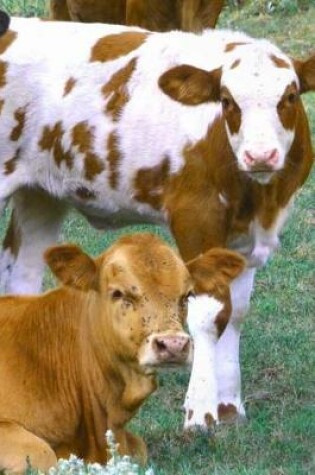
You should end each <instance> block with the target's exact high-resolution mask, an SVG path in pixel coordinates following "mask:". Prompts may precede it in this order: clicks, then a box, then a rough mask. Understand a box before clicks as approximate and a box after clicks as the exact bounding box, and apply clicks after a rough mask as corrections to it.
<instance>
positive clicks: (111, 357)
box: [82, 292, 156, 419]
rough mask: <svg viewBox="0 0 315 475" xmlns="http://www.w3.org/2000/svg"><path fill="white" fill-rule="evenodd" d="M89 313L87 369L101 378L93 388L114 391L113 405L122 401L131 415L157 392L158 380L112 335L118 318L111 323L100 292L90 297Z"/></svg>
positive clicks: (106, 404)
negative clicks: (114, 322) (112, 325)
mask: <svg viewBox="0 0 315 475" xmlns="http://www.w3.org/2000/svg"><path fill="white" fill-rule="evenodd" d="M87 309H88V310H87V311H88V314H89V316H88V319H87V322H88V325H87V327H86V335H84V334H82V340H84V343H83V344H84V346H85V347H86V350H85V351H84V353H85V358H84V366H85V365H86V364H88V367H89V368H90V367H92V366H93V368H94V373H95V374H98V376H97V377H95V376H94V379H93V381H90V384H91V386H94V387H95V391H98V392H99V393H102V392H103V391H104V392H107V388H110V393H111V398H113V404H116V405H117V401H120V403H121V404H122V406H123V408H124V410H126V411H127V413H128V414H129V411H134V410H136V409H137V408H138V407H139V406H140V404H141V403H142V402H143V400H144V399H145V398H146V397H147V396H148V395H149V394H151V393H152V392H153V391H154V390H155V388H156V380H155V376H154V375H152V374H149V375H148V374H146V373H145V371H144V370H143V369H142V368H141V367H140V365H139V363H138V360H137V358H136V357H133V356H132V355H130V354H128V352H127V350H126V351H125V352H124V347H123V345H122V344H121V342H120V341H119V337H118V338H117V337H116V336H115V335H114V333H113V331H110V329H111V321H112V320H113V319H114V316H112V318H111V319H109V311H108V310H107V311H106V308H105V306H104V301H102V297H101V296H100V295H99V294H97V293H96V292H93V293H91V295H90V296H89V300H88V305H87ZM84 373H85V371H84ZM105 400H106V401H105ZM104 405H105V406H108V400H107V398H105V399H104ZM106 410H108V407H107V409H106ZM125 417H127V416H124V417H122V419H125ZM128 417H131V416H128Z"/></svg>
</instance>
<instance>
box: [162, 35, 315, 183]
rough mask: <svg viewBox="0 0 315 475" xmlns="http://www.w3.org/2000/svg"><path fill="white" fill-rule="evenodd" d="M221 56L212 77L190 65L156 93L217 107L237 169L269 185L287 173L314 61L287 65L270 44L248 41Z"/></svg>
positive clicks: (167, 76)
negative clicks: (215, 103)
mask: <svg viewBox="0 0 315 475" xmlns="http://www.w3.org/2000/svg"><path fill="white" fill-rule="evenodd" d="M224 55H225V56H224V62H223V65H222V67H221V68H219V69H216V70H213V71H210V72H208V71H205V70H203V69H199V68H196V67H194V66H190V65H179V66H176V67H174V68H172V69H170V70H168V71H167V72H165V73H164V74H163V75H162V76H161V77H160V79H159V85H160V88H161V89H162V90H163V92H164V93H165V94H167V95H169V96H170V97H171V98H172V99H174V100H176V101H179V102H181V103H183V104H186V105H190V106H196V105H199V104H203V103H206V102H209V101H220V102H221V106H222V118H223V120H224V126H225V130H226V134H227V138H228V141H229V143H230V146H231V149H232V151H233V154H234V156H235V158H236V160H237V165H238V168H239V169H240V170H242V171H244V172H245V173H247V174H248V175H249V176H250V177H251V178H253V179H254V180H256V181H258V182H260V183H268V182H269V181H270V179H271V177H272V176H273V175H274V173H276V172H277V171H280V170H282V169H283V168H284V167H285V164H286V159H287V156H288V153H289V151H290V148H291V145H292V143H293V140H294V137H295V132H296V128H297V126H298V122H299V121H301V120H302V115H303V109H302V108H303V105H302V102H301V99H300V94H302V93H304V92H307V91H311V90H312V91H313V90H315V55H313V56H312V57H310V58H309V59H307V60H306V61H297V60H291V59H290V58H289V57H288V56H286V55H285V54H284V53H282V52H281V51H280V50H279V49H278V48H276V47H275V46H273V45H272V44H270V43H269V42H268V41H265V40H252V39H250V38H248V42H246V40H245V41H244V42H242V43H230V44H227V45H226V48H225V53H224ZM301 153H302V152H301Z"/></svg>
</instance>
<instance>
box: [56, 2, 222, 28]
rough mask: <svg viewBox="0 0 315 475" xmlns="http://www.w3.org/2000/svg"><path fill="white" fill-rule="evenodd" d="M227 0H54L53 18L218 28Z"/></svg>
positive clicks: (146, 25) (155, 25)
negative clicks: (217, 24)
mask: <svg viewBox="0 0 315 475" xmlns="http://www.w3.org/2000/svg"><path fill="white" fill-rule="evenodd" d="M223 5H224V0H50V13H51V18H52V19H54V20H73V21H82V22H87V23H91V22H103V23H117V24H121V25H135V26H141V27H142V28H147V29H149V30H153V31H169V30H175V29H178V30H183V31H200V30H202V29H203V28H214V27H215V25H216V23H217V20H218V17H219V15H220V12H221V10H222V8H223Z"/></svg>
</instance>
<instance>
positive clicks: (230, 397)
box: [215, 268, 255, 422]
mask: <svg viewBox="0 0 315 475" xmlns="http://www.w3.org/2000/svg"><path fill="white" fill-rule="evenodd" d="M254 277H255V269H253V268H252V269H246V270H245V271H244V272H243V273H242V274H241V275H240V276H239V277H237V278H236V279H235V280H234V281H233V282H232V284H231V287H230V289H231V300H232V315H231V318H230V321H229V323H228V325H227V327H226V329H225V330H224V332H223V334H222V336H221V337H220V339H219V341H218V343H217V345H216V363H215V367H216V374H217V385H218V417H219V420H220V421H221V422H234V421H237V420H239V421H240V420H244V418H245V409H244V406H243V403H242V400H241V371H240V364H239V344H240V330H241V323H242V320H243V318H244V316H245V314H246V313H247V311H248V309H249V304H250V297H251V293H252V290H253V284H254Z"/></svg>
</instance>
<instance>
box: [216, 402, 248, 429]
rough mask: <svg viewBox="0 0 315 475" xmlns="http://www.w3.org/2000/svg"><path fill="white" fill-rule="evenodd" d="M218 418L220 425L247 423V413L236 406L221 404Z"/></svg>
mask: <svg viewBox="0 0 315 475" xmlns="http://www.w3.org/2000/svg"><path fill="white" fill-rule="evenodd" d="M218 418H219V423H220V424H244V423H245V422H246V420H247V419H246V415H245V413H241V412H239V411H238V410H237V408H236V407H235V406H234V404H223V403H221V404H219V405H218Z"/></svg>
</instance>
